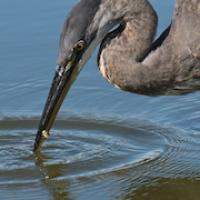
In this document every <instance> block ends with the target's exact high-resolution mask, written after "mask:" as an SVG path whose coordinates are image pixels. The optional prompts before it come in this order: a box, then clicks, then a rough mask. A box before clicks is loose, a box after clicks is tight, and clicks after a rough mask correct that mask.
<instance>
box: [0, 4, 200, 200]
mask: <svg viewBox="0 0 200 200" xmlns="http://www.w3.org/2000/svg"><path fill="white" fill-rule="evenodd" d="M151 2H152V3H153V5H154V6H155V8H156V10H157V12H158V15H159V18H160V21H159V26H158V34H159V33H160V32H161V31H162V30H163V29H164V28H165V27H166V26H167V25H168V24H169V23H170V16H171V14H172V11H173V1H171V0H170V1H166V2H162V3H158V1H156V0H152V1H151ZM73 4H75V2H73V3H72V1H64V0H60V1H58V2H55V1H52V0H48V1H47V0H43V1H42V2H41V1H38V0H35V1H25V0H20V1H16V2H15V1H12V2H11V1H10V0H2V1H1V2H0V19H1V23H0V30H1V37H0V44H1V47H0V60H1V62H0V65H1V67H0V72H1V73H0V96H1V98H0V163H1V164H0V197H1V199H8V200H9V199H20V200H21V199H26V200H29V199H80V200H87V199H95V200H102V199H103V200H104V199H105V200H116V199H121V200H130V199H131V200H132V199H136V200H137V199H140V200H142V199H149V200H151V199H154V200H157V199H158V200H160V199H164V200H171V199H175V198H176V199H181V200H182V199H187V200H188V199H191V200H196V199H199V195H200V193H199V186H200V182H199V177H200V161H199V156H198V155H199V150H200V132H199V130H200V126H199V116H200V112H199V97H200V96H199V95H200V94H199V93H194V94H190V95H186V96H180V97H156V98H153V97H144V96H140V95H135V94H129V93H126V92H122V91H119V90H117V89H115V88H113V87H112V86H111V85H109V84H108V83H107V82H105V81H104V80H103V79H102V77H101V75H100V74H99V72H98V69H97V67H96V54H94V56H93V57H92V58H91V60H90V62H89V63H88V64H87V66H86V67H85V69H84V70H83V71H82V73H81V75H80V76H79V78H78V80H77V81H76V82H75V84H74V85H73V87H72V89H71V91H70V93H69V95H68V97H67V99H66V101H65V103H64V105H63V106H62V109H61V112H60V114H59V117H58V120H57V121H56V123H55V126H54V129H53V130H52V132H51V134H52V135H51V137H50V138H49V140H48V141H47V142H46V143H45V145H44V149H43V151H42V153H38V154H37V155H34V154H33V153H32V147H33V141H34V137H35V134H36V129H37V125H38V121H39V118H40V115H41V111H42V109H43V106H44V103H45V100H46V96H47V93H48V90H49V87H50V83H51V79H52V76H53V73H54V70H55V65H56V59H57V51H58V40H59V34H60V30H61V28H62V24H63V20H64V18H65V16H66V14H67V12H68V11H69V10H70V9H71V7H72V6H73Z"/></svg>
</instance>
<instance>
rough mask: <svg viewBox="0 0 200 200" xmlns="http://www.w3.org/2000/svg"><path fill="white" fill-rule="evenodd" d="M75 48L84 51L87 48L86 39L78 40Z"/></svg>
mask: <svg viewBox="0 0 200 200" xmlns="http://www.w3.org/2000/svg"><path fill="white" fill-rule="evenodd" d="M74 48H75V50H77V51H82V50H83V49H84V48H85V41H84V40H80V41H78V43H77V44H76V45H75V47H74Z"/></svg>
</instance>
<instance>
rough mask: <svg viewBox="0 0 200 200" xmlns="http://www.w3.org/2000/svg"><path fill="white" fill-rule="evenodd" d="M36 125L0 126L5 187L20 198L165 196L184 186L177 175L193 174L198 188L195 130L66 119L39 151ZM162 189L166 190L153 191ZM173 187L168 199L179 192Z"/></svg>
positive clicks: (0, 185)
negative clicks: (35, 145) (34, 144)
mask: <svg viewBox="0 0 200 200" xmlns="http://www.w3.org/2000/svg"><path fill="white" fill-rule="evenodd" d="M4 121H5V123H4ZM37 122H38V118H4V119H2V120H1V124H5V126H4V127H3V129H2V130H1V131H0V154H1V155H0V157H1V165H0V171H1V181H0V190H3V191H4V193H3V195H4V197H6V198H8V199H9V198H10V199H11V197H12V196H10V195H11V194H12V192H13V193H15V192H16V191H18V190H20V191H21V192H20V195H19V196H18V199H22V197H23V196H24V195H25V194H26V193H27V192H26V190H29V191H30V199H32V198H33V199H34V198H36V197H37V198H38V197H40V198H41V197H42V198H44V199H45V198H48V197H49V196H50V197H52V198H53V199H56V200H57V199H88V198H90V197H91V195H95V199H116V198H119V199H133V198H134V199H135V198H139V199H142V198H144V199H145V198H146V197H149V198H148V199H150V198H153V197H155V199H156V198H157V199H159V198H161V196H162V195H163V194H164V192H167V190H166V187H172V188H174V187H178V183H179V182H178V180H180V184H182V186H183V187H185V186H186V184H185V185H184V181H189V178H190V179H191V181H192V180H193V181H194V183H193V184H194V190H195V189H196V188H197V187H196V186H198V184H199V183H198V180H195V179H193V177H194V178H195V177H199V175H200V169H199V166H200V161H199V159H198V152H199V150H200V147H199V146H200V144H199V143H200V140H199V137H200V136H199V134H198V133H197V132H195V131H193V132H187V131H183V130H179V129H173V128H161V127H159V126H157V125H155V124H152V123H149V122H145V121H138V120H135V121H134V122H133V121H132V122H129V121H123V120H121V119H120V120H117V119H110V120H107V121H106V120H101V119H98V118H95V117H91V118H89V119H86V117H85V118H81V117H78V116H74V117H71V118H66V119H65V118H60V119H59V120H58V122H57V123H56V124H55V129H54V130H52V135H51V137H50V139H49V140H48V141H46V143H45V145H44V150H43V152H42V153H41V152H40V153H39V152H38V153H37V154H35V155H33V153H32V145H33V139H34V136H35V134H34V131H32V130H33V129H34V125H35V123H37ZM23 123H24V124H26V126H24V127H25V128H24V129H22V130H20V129H19V128H18V125H19V124H23ZM66 126H67V127H68V129H66ZM8 127H10V130H9V129H8ZM19 135H20V138H19ZM5 155H6V156H5ZM165 179H166V180H165ZM163 180H164V181H163ZM167 180H168V181H167ZM176 180H177V181H176ZM176 183H177V185H175V184H176ZM159 187H161V188H163V190H160V191H159V192H154V191H155V190H158V189H159ZM23 188H26V190H25V191H24V192H23ZM191 189H193V188H192V187H191ZM10 191H11V193H10ZM174 192H176V193H174V194H171V196H170V197H172V196H173V195H175V194H179V193H178V191H177V190H175V191H174ZM180 192H181V191H180ZM32 194H33V195H32ZM195 194H198V193H194V196H195ZM155 195H157V197H156V196H155ZM188 195H189V194H188ZM180 196H181V193H180ZM166 198H167V197H166ZM15 199H17V197H16V198H15ZM26 199H28V198H26Z"/></svg>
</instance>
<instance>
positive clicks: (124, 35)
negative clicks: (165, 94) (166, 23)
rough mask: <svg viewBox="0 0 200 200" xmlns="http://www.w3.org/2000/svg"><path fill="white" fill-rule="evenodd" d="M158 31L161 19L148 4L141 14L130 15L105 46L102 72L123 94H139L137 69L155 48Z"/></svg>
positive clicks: (105, 40) (101, 52)
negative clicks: (153, 45) (152, 45)
mask: <svg viewBox="0 0 200 200" xmlns="http://www.w3.org/2000/svg"><path fill="white" fill-rule="evenodd" d="M143 3H144V2H143ZM156 28H157V15H156V13H155V11H154V9H153V8H152V6H151V5H150V4H149V3H148V2H147V1H145V4H143V8H142V9H141V10H138V12H137V13H135V12H134V13H130V12H128V13H127V15H125V16H124V18H123V22H122V24H121V25H120V27H119V28H118V29H117V30H115V31H113V32H111V33H109V34H108V35H107V36H106V38H105V39H104V40H103V42H102V44H101V47H100V53H99V69H100V71H101V73H102V75H103V77H104V78H105V79H107V80H108V81H110V82H112V83H113V84H114V85H117V86H119V87H120V88H122V89H123V90H129V91H134V92H138V91H136V90H137V88H136V85H137V84H136V83H133V80H135V81H136V82H138V81H139V80H138V78H139V76H138V72H137V69H139V68H140V64H141V61H142V60H143V59H144V57H145V55H146V54H147V52H148V51H149V49H150V47H151V44H152V41H153V39H154V36H155V33H156ZM135 76H137V78H134V77H135ZM141 78H142V77H141Z"/></svg>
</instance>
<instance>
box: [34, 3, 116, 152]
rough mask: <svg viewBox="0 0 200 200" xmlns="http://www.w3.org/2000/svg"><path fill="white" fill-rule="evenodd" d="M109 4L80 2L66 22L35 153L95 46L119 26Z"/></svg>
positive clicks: (47, 133)
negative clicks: (112, 29)
mask: <svg viewBox="0 0 200 200" xmlns="http://www.w3.org/2000/svg"><path fill="white" fill-rule="evenodd" d="M102 2H103V3H102ZM108 2H109V1H103V0H81V1H79V3H78V4H77V5H76V6H75V7H74V8H73V9H72V10H71V12H70V13H69V16H68V17H67V19H66V21H65V23H64V27H63V31H62V34H61V38H60V49H59V56H58V68H57V70H56V73H55V76H54V79H53V82H52V86H51V89H50V92H49V96H48V99H47V102H46V105H45V108H44V110H43V114H42V117H41V120H40V124H39V129H38V133H37V136H36V141H35V146H34V150H38V149H39V147H40V146H41V144H42V142H43V140H44V139H45V138H47V136H48V135H49V130H50V128H51V127H52V125H53V122H54V120H55V118H56V115H57V113H58V111H59V109H60V106H61V104H62V102H63V100H64V98H65V96H66V94H67V92H68V91H69V89H70V87H71V85H72V83H73V81H74V80H75V79H76V77H77V75H78V74H79V72H80V70H81V69H82V68H83V66H84V64H85V63H86V62H87V60H88V59H89V58H90V56H91V54H92V52H93V51H94V49H95V47H96V46H97V45H98V44H99V43H100V41H101V40H102V39H103V38H104V37H105V35H106V34H107V33H108V31H109V30H110V29H111V28H113V27H114V26H115V25H116V24H117V23H118V20H119V19H118V17H117V16H115V15H114V13H112V12H111V10H110V9H109V7H107V6H109V5H107V4H108Z"/></svg>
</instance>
